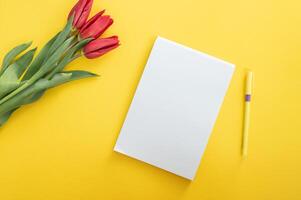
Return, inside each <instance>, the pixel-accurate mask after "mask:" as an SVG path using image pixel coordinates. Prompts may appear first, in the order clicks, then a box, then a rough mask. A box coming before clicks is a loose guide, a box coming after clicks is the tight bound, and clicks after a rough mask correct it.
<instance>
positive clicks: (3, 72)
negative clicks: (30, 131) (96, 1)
mask: <svg viewBox="0 0 301 200" xmlns="http://www.w3.org/2000/svg"><path fill="white" fill-rule="evenodd" d="M92 4H93V0H79V1H78V2H77V4H76V5H75V6H74V7H73V9H72V10H71V11H70V14H69V16H68V22H67V24H66V26H65V27H64V29H63V30H62V31H60V32H59V33H57V34H56V35H55V36H54V37H53V38H52V39H50V40H49V41H48V42H47V43H46V45H45V46H44V47H43V48H42V49H41V51H40V52H39V53H38V55H37V56H35V58H34V54H35V52H36V48H34V49H31V50H29V51H27V52H25V51H26V49H28V48H29V46H30V45H31V43H25V44H21V45H19V46H17V47H15V48H13V49H12V50H11V51H9V52H8V53H7V54H6V56H5V57H4V59H3V63H2V67H1V69H0V127H1V126H2V125H3V124H4V123H5V122H6V121H7V120H8V119H9V117H10V116H11V114H12V113H13V112H14V111H16V110H17V109H18V108H20V107H21V106H23V105H26V104H30V103H33V102H35V101H37V100H38V99H39V98H41V97H42V96H43V94H44V93H45V91H46V90H47V89H50V88H53V87H56V86H58V85H61V84H64V83H67V82H69V81H73V80H77V79H82V78H87V77H94V76H97V75H96V74H94V73H91V72H87V71H80V70H74V71H65V70H64V68H65V66H66V65H67V64H69V63H70V62H72V61H73V60H75V59H77V58H79V57H81V56H85V57H86V58H88V59H93V58H97V57H100V56H102V55H104V54H105V53H107V52H109V51H110V50H112V49H114V48H116V47H118V46H119V40H118V37H117V36H112V37H108V38H100V36H101V35H102V34H103V33H104V32H105V31H106V30H107V29H108V28H109V27H110V26H111V25H112V23H113V19H112V18H111V17H110V16H108V15H104V11H101V12H99V13H98V14H96V15H95V16H94V17H92V18H91V19H89V20H88V17H89V14H90V11H91V7H92ZM23 52H24V53H23ZM22 53H23V54H22ZM20 54H22V55H20Z"/></svg>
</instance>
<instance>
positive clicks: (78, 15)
mask: <svg viewBox="0 0 301 200" xmlns="http://www.w3.org/2000/svg"><path fill="white" fill-rule="evenodd" d="M92 4H93V0H79V1H78V2H77V4H76V5H75V6H74V7H73V8H72V10H71V11H70V13H69V16H68V19H69V18H70V17H71V16H72V15H74V19H73V27H75V28H77V29H80V28H81V27H82V26H83V25H84V24H85V23H86V21H87V19H88V17H89V14H90V11H91V8H92Z"/></svg>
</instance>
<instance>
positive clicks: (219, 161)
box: [0, 0, 301, 200]
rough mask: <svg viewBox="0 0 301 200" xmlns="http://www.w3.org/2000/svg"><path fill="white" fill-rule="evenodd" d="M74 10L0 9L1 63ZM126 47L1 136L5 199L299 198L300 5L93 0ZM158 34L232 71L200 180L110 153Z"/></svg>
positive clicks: (49, 6) (16, 119)
mask: <svg viewBox="0 0 301 200" xmlns="http://www.w3.org/2000/svg"><path fill="white" fill-rule="evenodd" d="M74 3H75V0H69V1H62V0H43V1H42V0H26V1H21V0H0V51H1V52H0V59H2V58H3V56H4V53H5V52H7V51H8V50H9V49H10V48H12V47H13V46H15V45H17V44H19V43H22V42H25V41H30V40H33V41H34V46H39V47H41V46H42V45H43V44H44V43H45V42H46V41H47V40H48V39H49V38H50V37H51V36H52V35H53V34H55V33H56V32H57V31H58V30H60V29H61V28H62V27H63V26H64V24H65V21H66V16H67V14H68V12H69V10H70V9H71V7H72V6H73V4H74ZM103 8H106V9H107V13H109V14H111V15H112V16H113V17H114V19H115V24H114V26H113V27H112V28H111V29H110V30H109V31H108V32H107V33H106V34H105V35H112V34H118V35H119V36H120V38H121V43H122V46H121V47H120V48H119V49H117V50H115V51H114V52H111V53H110V54H107V55H106V56H104V57H102V58H101V59H97V60H87V59H84V58H81V59H79V60H77V61H75V62H74V63H73V64H71V65H70V66H69V69H85V70H90V71H93V72H96V73H98V74H100V75H101V76H102V77H101V78H94V79H87V80H82V81H77V82H73V83H71V84H67V85H64V86H61V87H59V88H56V89H53V90H51V91H49V92H47V94H46V95H45V96H44V97H43V98H42V99H41V100H40V101H39V102H37V103H35V104H32V105H29V106H26V107H24V108H22V109H20V110H19V111H18V112H16V113H15V114H14V115H13V117H12V118H11V119H10V120H9V122H8V123H7V124H6V125H5V126H4V127H2V128H1V129H0V199H1V200H19V199H20V200H23V199H26V200H27V199H28V200H61V199H62V200H63V199H64V200H69V199H70V200H77V199H81V200H94V199H95V200H96V199H103V200H111V199H112V200H113V199H131V200H136V199H137V200H138V199H139V200H140V199H146V200H147V199H162V200H163V199H164V200H165V199H175V200H177V199H183V200H188V199H189V200H190V199H198V200H201V199H202V200H222V199H223V200H228V199H229V200H238V199H239V200H241V199H245V200H247V199H250V200H251V199H252V200H253V199H260V200H266V199H273V200H280V199H289V200H297V199H300V198H301V183H300V180H301V129H300V124H301V117H300V112H301V106H300V101H301V78H300V77H301V12H300V10H301V2H300V1H299V0H286V1H284V0H252V1H251V0H250V1H247V0H185V1H175V0H151V1H146V0H99V1H98V0H97V1H95V3H94V7H93V13H95V12H96V11H97V10H100V9H103ZM157 35H161V36H163V37H167V38H169V39H171V40H175V41H177V42H180V43H183V44H185V45H188V46H190V47H192V48H195V49H199V50H201V51H204V52H207V53H209V54H211V55H214V56H217V57H220V58H222V59H225V60H227V61H229V62H232V63H235V64H236V65H237V68H236V71H235V74H234V77H233V80H232V82H231V86H230V88H229V91H228V93H227V95H226V98H225V101H224V104H223V107H222V109H221V112H220V115H219V117H218V119H217V122H216V125H215V127H214V130H213V133H212V137H211V139H210V142H209V144H208V147H207V150H206V152H205V155H204V157H203V159H202V163H201V166H200V168H199V170H198V173H197V176H196V179H195V180H194V181H193V182H189V181H187V180H185V179H182V178H180V177H177V176H175V175H173V174H170V173H168V172H165V171H163V170H160V169H157V168H155V167H152V166H150V165H147V164H144V163H142V162H139V161H136V160H134V159H131V158H128V157H125V156H122V155H120V154H117V153H114V152H113V151H112V149H113V146H114V144H115V141H116V139H117V136H118V134H119V130H120V128H121V126H122V123H123V120H124V118H125V115H126V112H127V109H128V106H129V103H130V101H131V98H132V96H133V94H134V91H135V87H136V85H137V83H138V81H139V78H140V75H141V73H142V71H143V68H144V65H145V63H146V60H147V57H148V54H149V52H150V49H151V46H152V44H153V42H154V40H155V37H156V36H157ZM246 68H250V69H252V70H253V71H254V72H255V88H254V98H253V100H254V101H253V102H252V116H251V120H252V123H251V129H250V149H249V157H248V159H247V160H241V157H240V145H241V130H242V118H243V79H244V74H245V70H246Z"/></svg>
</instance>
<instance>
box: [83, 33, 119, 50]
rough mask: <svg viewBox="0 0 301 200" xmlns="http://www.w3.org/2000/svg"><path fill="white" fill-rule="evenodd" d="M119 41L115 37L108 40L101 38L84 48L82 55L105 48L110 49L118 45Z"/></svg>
mask: <svg viewBox="0 0 301 200" xmlns="http://www.w3.org/2000/svg"><path fill="white" fill-rule="evenodd" d="M118 43H119V40H118V37H117V36H112V37H108V38H101V39H96V40H93V41H92V42H90V43H89V45H87V46H86V47H85V48H84V53H91V52H93V51H97V50H100V49H103V48H106V47H110V46H112V45H115V44H118Z"/></svg>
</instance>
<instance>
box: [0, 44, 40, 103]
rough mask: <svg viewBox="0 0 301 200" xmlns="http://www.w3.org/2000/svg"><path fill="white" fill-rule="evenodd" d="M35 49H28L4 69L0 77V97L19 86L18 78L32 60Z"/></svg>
mask: <svg viewBox="0 0 301 200" xmlns="http://www.w3.org/2000/svg"><path fill="white" fill-rule="evenodd" d="M35 51H36V49H32V50H30V51H28V52H27V53H25V54H24V55H23V56H21V57H20V58H19V59H17V60H16V62H14V63H13V64H11V65H10V66H9V67H8V68H7V69H6V70H5V71H4V73H3V74H2V76H1V77H0V98H2V97H3V96H5V95H6V94H8V93H9V92H11V91H12V90H14V89H16V88H17V87H18V86H19V84H20V80H19V78H20V77H21V75H22V74H23V72H24V71H25V69H26V67H27V66H28V65H29V64H30V62H31V61H32V58H33V56H34V53H35Z"/></svg>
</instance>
